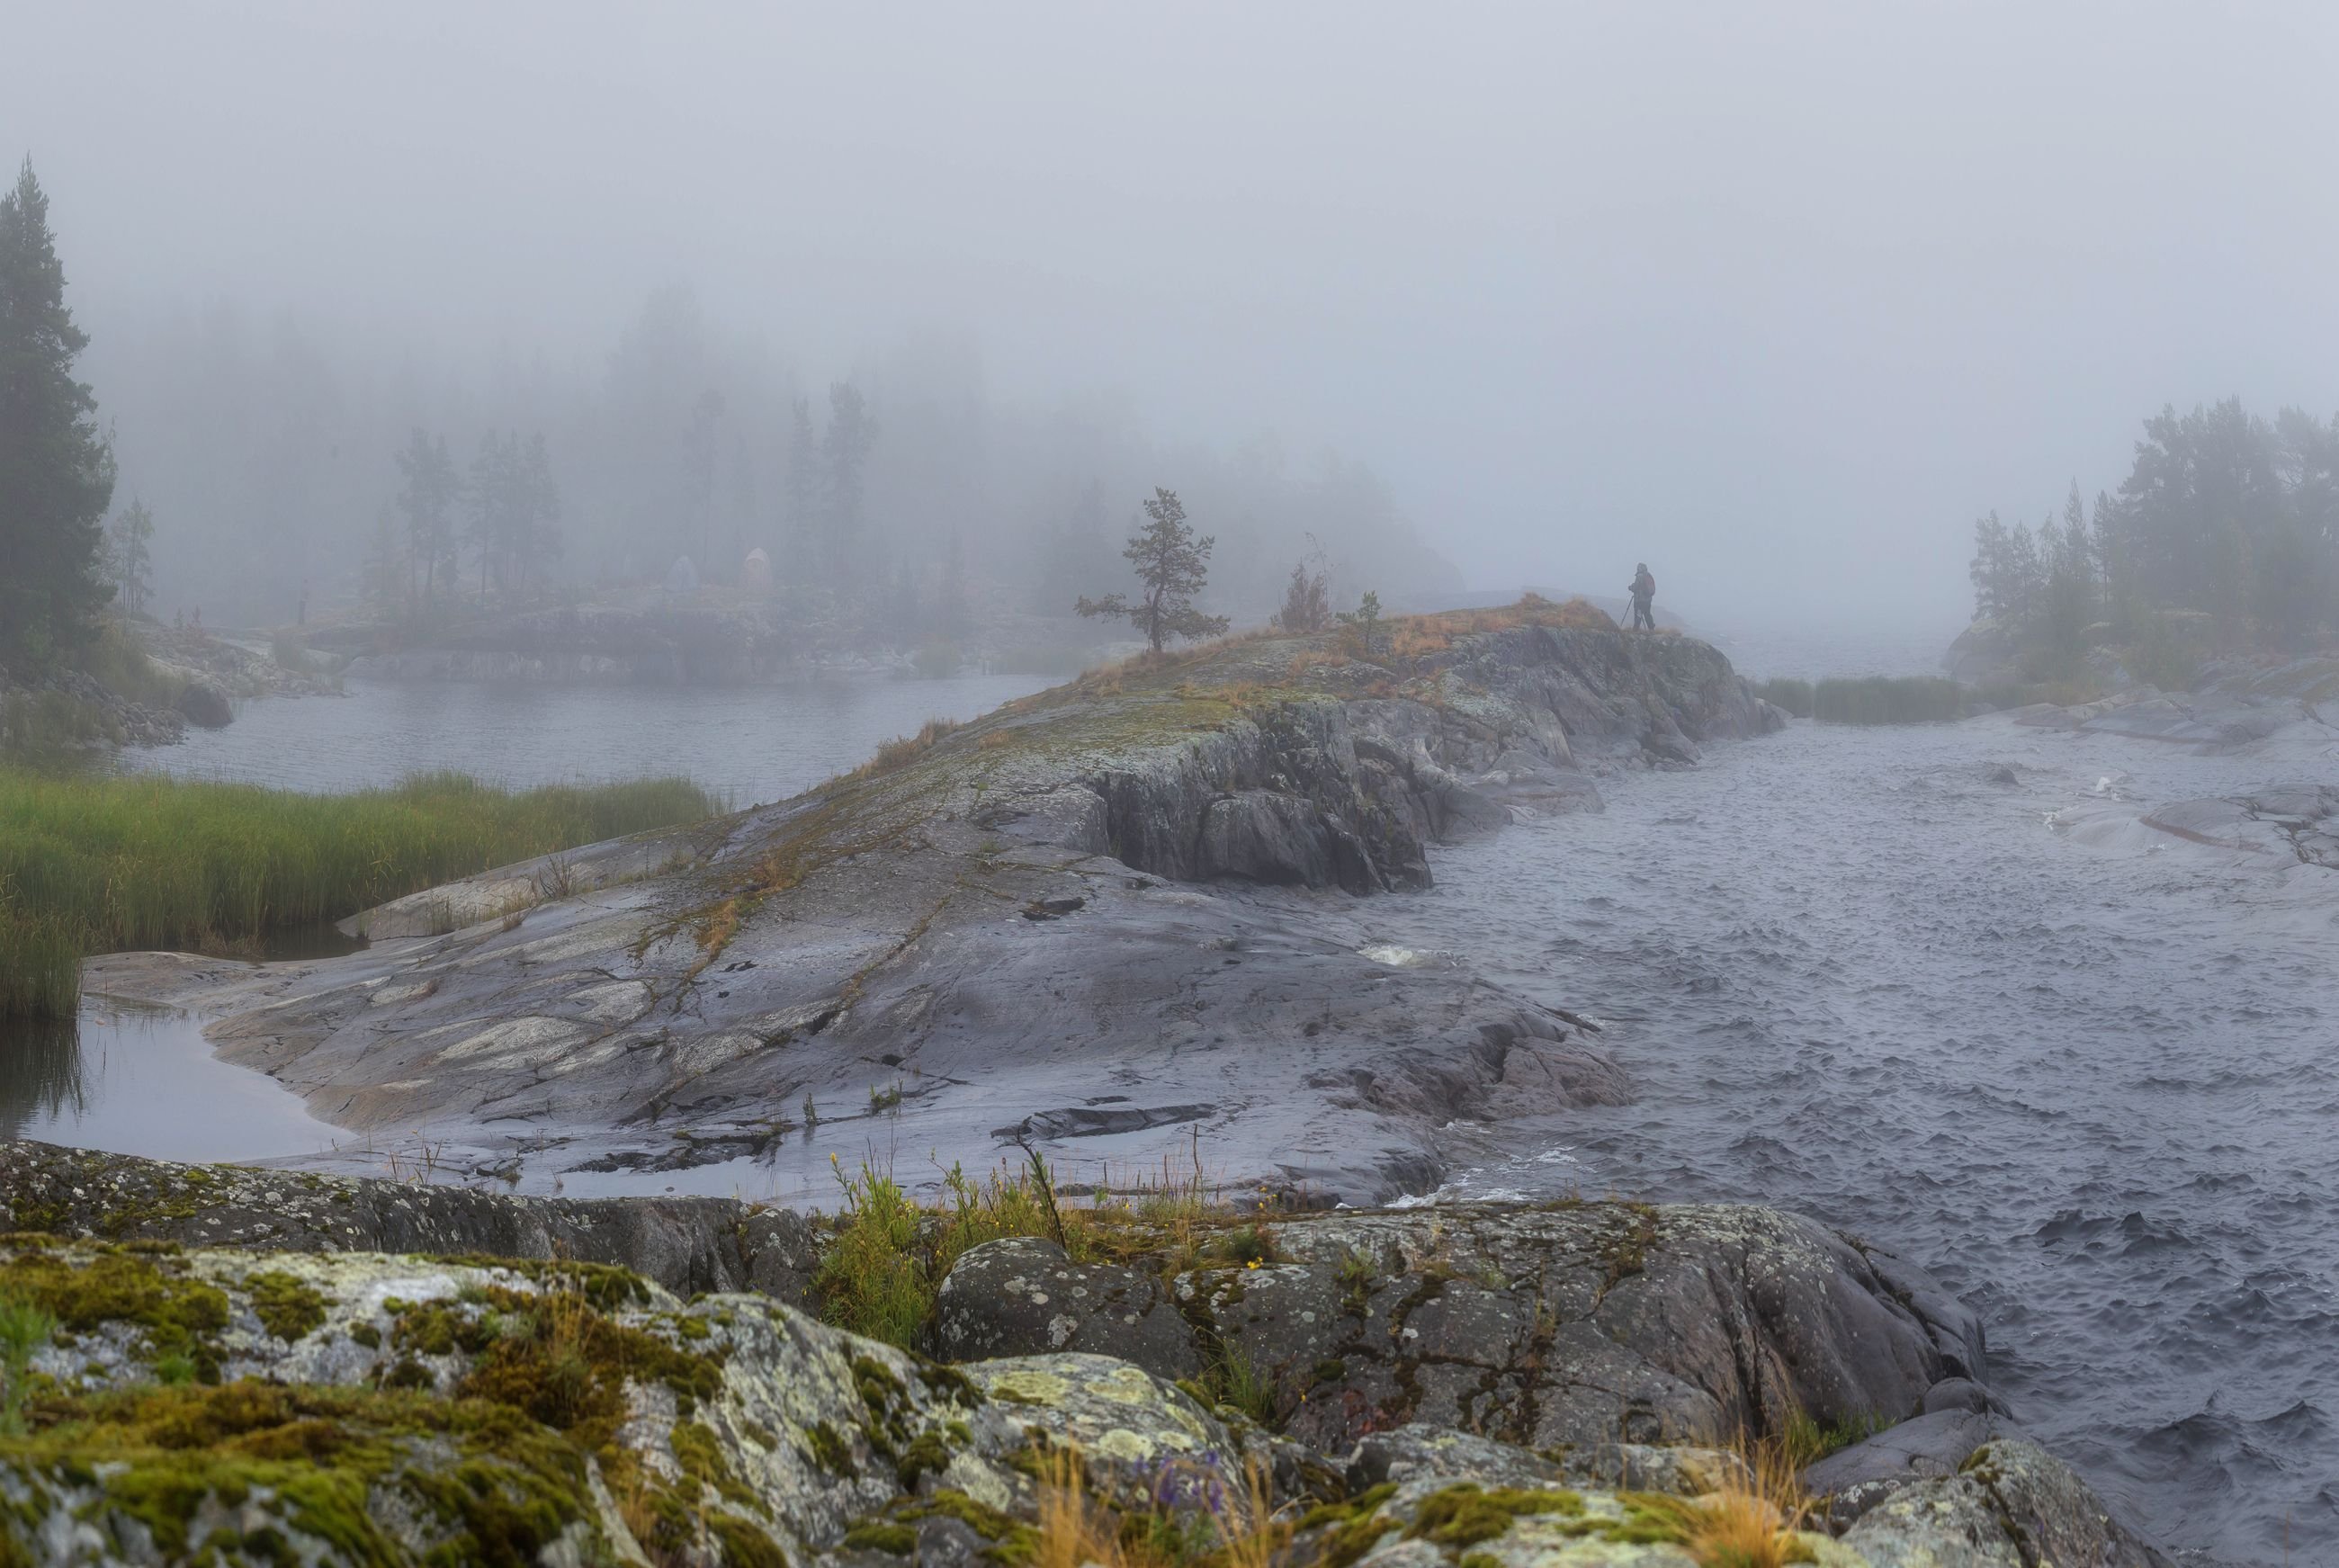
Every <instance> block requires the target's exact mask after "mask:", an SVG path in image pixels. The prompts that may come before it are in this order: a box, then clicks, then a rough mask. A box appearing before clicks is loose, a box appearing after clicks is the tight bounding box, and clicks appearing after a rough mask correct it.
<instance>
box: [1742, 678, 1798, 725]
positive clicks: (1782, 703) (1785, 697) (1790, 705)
mask: <svg viewBox="0 0 2339 1568" xmlns="http://www.w3.org/2000/svg"><path fill="white" fill-rule="evenodd" d="M1754 695H1756V696H1759V697H1761V698H1762V700H1763V701H1764V702H1766V703H1770V704H1772V705H1774V706H1776V707H1778V708H1779V709H1781V711H1782V712H1784V713H1785V714H1786V715H1787V716H1788V717H1790V718H1798V719H1807V718H1809V717H1811V682H1809V681H1798V680H1787V679H1778V680H1767V681H1764V682H1763V683H1762V685H1759V686H1756V687H1755V688H1754Z"/></svg>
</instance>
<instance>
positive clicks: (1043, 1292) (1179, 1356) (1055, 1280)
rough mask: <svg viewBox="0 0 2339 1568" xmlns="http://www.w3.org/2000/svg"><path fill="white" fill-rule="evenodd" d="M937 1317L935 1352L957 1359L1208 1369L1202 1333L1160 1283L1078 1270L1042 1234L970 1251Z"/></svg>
mask: <svg viewBox="0 0 2339 1568" xmlns="http://www.w3.org/2000/svg"><path fill="white" fill-rule="evenodd" d="M934 1315H935V1316H934V1329H933V1346H934V1349H935V1350H936V1352H937V1353H939V1354H941V1355H943V1356H948V1357H949V1358H951V1359H952V1360H954V1361H969V1360H977V1359H986V1358H990V1357H993V1356H1031V1355H1037V1354H1041V1353H1042V1352H1046V1351H1056V1350H1074V1351H1087V1352H1091V1353H1093V1354H1096V1355H1100V1356H1120V1358H1121V1359H1122V1360H1124V1361H1130V1362H1134V1363H1135V1364H1136V1365H1138V1366H1142V1367H1144V1368H1145V1369H1146V1370H1147V1371H1148V1372H1150V1373H1153V1374H1154V1375H1155V1376H1160V1377H1168V1378H1179V1377H1191V1376H1194V1375H1195V1374H1196V1373H1198V1372H1199V1371H1200V1370H1201V1369H1202V1359H1201V1356H1199V1354H1198V1353H1197V1352H1196V1350H1195V1347H1194V1335H1193V1330H1192V1329H1191V1328H1190V1327H1189V1326H1188V1325H1187V1323H1186V1320H1185V1319H1184V1318H1183V1317H1179V1313H1178V1308H1177V1307H1176V1306H1175V1305H1174V1304H1173V1303H1172V1302H1171V1301H1170V1300H1169V1296H1168V1295H1167V1293H1166V1292H1164V1291H1163V1289H1162V1287H1161V1282H1160V1280H1159V1279H1158V1278H1156V1277H1153V1276H1152V1275H1150V1274H1144V1273H1141V1272H1140V1271H1139V1270H1137V1269H1134V1268H1127V1267H1120V1266H1118V1265H1114V1264H1106V1263H1074V1262H1072V1261H1071V1258H1069V1257H1066V1256H1065V1254H1064V1249H1063V1248H1062V1247H1059V1246H1057V1245H1056V1244H1055V1243H1054V1242H1052V1241H1049V1240H1044V1239H1041V1238H1037V1237H1014V1238H1008V1239H1006V1240H1003V1241H990V1242H985V1243H984V1244H983V1245H982V1246H981V1247H973V1248H972V1249H970V1250H969V1251H967V1252H966V1253H965V1254H964V1255H962V1257H960V1258H959V1259H958V1261H957V1262H956V1263H954V1264H952V1266H951V1271H950V1274H949V1276H948V1277H945V1278H944V1279H943V1286H942V1290H941V1292H940V1293H939V1295H938V1297H937V1299H936V1301H935V1304H934Z"/></svg>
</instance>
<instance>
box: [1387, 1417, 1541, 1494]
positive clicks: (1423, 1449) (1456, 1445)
mask: <svg viewBox="0 0 2339 1568" xmlns="http://www.w3.org/2000/svg"><path fill="white" fill-rule="evenodd" d="M1347 1479H1348V1486H1349V1488H1350V1490H1352V1491H1357V1492H1362V1491H1365V1490H1367V1488H1369V1487H1374V1486H1378V1485H1380V1484H1382V1483H1383V1482H1386V1481H1396V1482H1406V1481H1415V1480H1444V1481H1475V1482H1476V1483H1477V1484H1479V1485H1481V1486H1541V1485H1544V1484H1547V1483H1550V1482H1554V1481H1557V1480H1559V1479H1560V1467H1559V1466H1558V1465H1557V1464H1553V1463H1552V1462H1551V1461H1550V1460H1548V1459H1545V1458H1544V1457H1543V1456H1542V1455H1536V1454H1531V1453H1529V1452H1528V1451H1527V1450H1525V1449H1524V1448H1520V1447H1518V1446H1516V1445H1513V1444H1509V1443H1497V1442H1495V1441H1494V1440H1493V1439H1492V1438H1487V1437H1480V1436H1477V1435H1475V1434H1473V1433H1468V1432H1456V1431H1455V1430H1453V1429H1452V1428H1451V1427H1446V1426H1428V1425H1421V1424H1419V1423H1408V1424H1406V1425H1403V1426H1400V1427H1397V1428H1396V1429H1395V1430H1394V1431H1389V1432H1372V1433H1367V1434H1366V1435H1365V1436H1364V1437H1363V1438H1361V1439H1359V1440H1358V1442H1357V1451H1356V1453H1355V1454H1354V1455H1351V1456H1350V1457H1349V1460H1348V1465H1347Z"/></svg>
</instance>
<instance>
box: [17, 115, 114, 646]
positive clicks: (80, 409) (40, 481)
mask: <svg viewBox="0 0 2339 1568" xmlns="http://www.w3.org/2000/svg"><path fill="white" fill-rule="evenodd" d="M88 346H89V335H88V334H87V333H85V332H84V331H83V330H81V329H80V328H78V327H76V326H74V320H73V312H72V311H68V310H66V309H65V274H64V267H63V266H62V265H61V264H60V263H59V262H58V261H57V250H56V242H55V240H54V236H53V235H51V234H50V232H49V199H48V197H47V196H46V195H45V194H44V193H43V192H42V190H41V183H40V182H39V181H38V180H36V179H35V178H34V177H33V161H32V160H31V159H30V158H27V159H25V163H24V167H23V168H22V169H21V170H20V171H19V172H18V173H17V175H16V185H15V189H14V190H13V191H11V192H8V193H7V194H6V195H5V196H0V658H5V659H10V660H18V661H25V662H29V663H31V664H35V665H39V664H45V663H47V662H49V661H50V660H52V659H54V658H55V657H56V656H59V655H60V654H64V653H69V652H71V651H72V650H73V649H74V648H76V647H78V646H82V645H83V644H84V643H86V642H87V641H88V640H89V639H90V638H91V637H92V636H94V635H95V632H96V627H97V613H98V611H99V609H100V608H102V607H103V606H104V604H105V601H106V600H107V599H108V598H110V597H113V585H112V584H110V583H108V582H107V581H106V580H105V523H104V518H105V509H106V508H107V507H108V506H109V505H111V504H112V503H113V451H112V449H110V448H108V447H107V445H106V442H105V438H104V435H103V434H102V433H101V432H100V431H99V429H98V427H97V399H96V398H95V396H94V395H93V394H92V392H91V391H90V390H89V386H88V384H87V383H86V382H83V381H77V380H74V360H77V359H79V358H80V357H81V351H82V350H84V348H87V347H88Z"/></svg>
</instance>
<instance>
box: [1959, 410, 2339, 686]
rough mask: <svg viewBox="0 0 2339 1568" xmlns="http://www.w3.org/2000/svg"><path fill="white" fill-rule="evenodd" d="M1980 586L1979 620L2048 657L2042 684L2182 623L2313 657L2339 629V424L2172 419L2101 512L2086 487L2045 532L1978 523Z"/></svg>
mask: <svg viewBox="0 0 2339 1568" xmlns="http://www.w3.org/2000/svg"><path fill="white" fill-rule="evenodd" d="M1971 575H1972V578H1973V587H1974V614H1975V616H1976V617H1977V618H1988V619H1989V620H1991V621H1994V622H1996V623H1997V624H1998V625H1999V626H2002V627H2003V628H2004V629H2005V630H2006V632H2007V633H2008V636H2009V637H2010V639H2011V640H2012V641H2013V643H2014V644H2015V646H2018V647H2020V648H2022V649H2025V650H2028V651H2029V652H2030V653H2031V654H2032V655H2033V656H2034V657H2033V659H2032V660H2031V661H2030V662H2031V663H2032V665H2033V666H2036V667H2034V668H2033V669H2032V670H2031V674H2032V675H2033V677H2034V678H2040V677H2043V676H2048V675H2051V674H2056V673H2060V672H2058V670H2057V669H2056V668H2055V667H2054V666H2056V665H2057V664H2058V661H2059V662H2060V663H2061V664H2062V665H2064V666H2068V665H2069V664H2070V663H2072V662H2074V661H2076V659H2077V656H2079V655H2080V654H2082V653H2083V652H2084V651H2085V650H2086V649H2087V647H2088V646H2091V645H2093V644H2097V643H2114V644H2121V645H2127V646H2136V645H2143V644H2148V643H2150V642H2152V641H2153V640H2154V639H2155V638H2156V637H2165V636H2169V635H2171V634H2170V632H2169V629H2168V628H2169V627H2170V626H2171V624H2172V618H2171V617H2170V616H2168V614H2167V612H2170V611H2178V612H2190V617H2189V618H2190V620H2191V622H2192V623H2193V624H2194V625H2195V626H2198V627H2199V628H2200V632H2201V635H2202V636H2204V637H2205V638H2206V640H2207V641H2208V642H2211V643H2214V644H2215V645H2216V646H2227V647H2235V646H2266V647H2297V646H2304V645H2307V644H2310V643H2312V642H2314V640H2316V639H2317V638H2319V637H2321V636H2326V635H2328V634H2329V632H2330V631H2331V629H2332V627H2333V626H2334V622H2339V602H2334V595H2335V594H2339V417H2334V419H2331V420H2327V421H2326V420H2322V419H2316V418H2315V417H2314V416H2313V415H2311V414H2307V413H2304V412H2302V411H2301V410H2299V409H2283V410H2282V411H2281V412H2280V413H2278V414H2276V415H2275V418H2274V419H2272V420H2271V421H2269V420H2266V419H2261V418H2259V417H2257V416H2255V415H2253V414H2251V413H2249V412H2247V411H2246V410H2245V409H2243V407H2242V404H2241V400H2240V399H2226V401H2224V402H2220V403H2216V404H2213V405H2210V406H2209V407H2206V408H2196V409H2194V410H2193V411H2192V412H2191V413H2189V414H2179V413H2177V412H2176V409H2174V408H2173V407H2172V408H2166V409H2162V410H2161V412H2160V413H2159V414H2157V415H2156V416H2155V417H2153V418H2151V419H2147V420H2146V421H2145V424H2144V439H2142V440H2139V441H2138V442H2137V445H2136V461H2135V463H2134V465H2133V466H2132V467H2131V468H2129V470H2128V475H2127V478H2125V479H2124V480H2122V481H2121V482H2120V487H2119V489H2118V490H2117V493H2114V492H2111V491H2100V490H2099V491H2097V495H2096V500H2095V506H2094V508H2093V510H2092V513H2090V512H2089V510H2088V509H2087V508H2086V507H2084V506H2083V504H2082V503H2081V500H2080V498H2079V487H2078V485H2077V481H2074V482H2073V484H2072V486H2071V493H2070V496H2069V498H2068V499H2067V500H2066V501H2065V502H2064V505H2063V512H2062V516H2061V518H2059V519H2058V518H2055V517H2053V516H2051V515H2050V516H2048V518H2044V519H2042V520H2041V521H2040V522H2039V524H2038V528H2036V529H2035V530H2034V529H2033V528H2030V527H2028V525H2027V524H2023V523H2020V522H2017V523H2015V524H2013V525H2011V526H2010V527H2009V526H2008V524H2006V523H2004V522H2002V521H2001V520H2000V519H1999V515H1998V513H1996V512H1995V511H1993V512H1991V513H1990V514H1989V516H1988V517H1986V518H1982V519H1981V520H1980V521H1979V522H1978V523H1976V524H1975V525H1974V556H1973V563H1972V567H1971ZM2185 618H2186V617H2182V616H2180V617H2176V619H2178V620H2183V619H2185Z"/></svg>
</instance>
